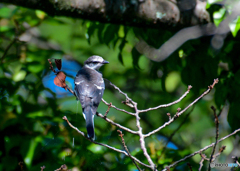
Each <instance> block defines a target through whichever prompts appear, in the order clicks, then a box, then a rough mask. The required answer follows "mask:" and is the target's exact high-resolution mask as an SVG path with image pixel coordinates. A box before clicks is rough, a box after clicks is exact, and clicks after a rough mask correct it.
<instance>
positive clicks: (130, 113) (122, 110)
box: [102, 99, 135, 116]
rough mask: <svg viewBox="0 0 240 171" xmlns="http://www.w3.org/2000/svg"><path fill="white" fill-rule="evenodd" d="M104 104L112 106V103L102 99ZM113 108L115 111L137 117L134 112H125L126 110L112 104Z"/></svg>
mask: <svg viewBox="0 0 240 171" xmlns="http://www.w3.org/2000/svg"><path fill="white" fill-rule="evenodd" d="M102 102H103V103H105V104H106V105H107V106H109V105H110V103H108V102H106V101H105V100H104V99H102ZM111 107H112V108H114V109H116V110H118V111H121V112H124V113H127V114H129V115H133V116H134V115H135V114H134V113H132V112H128V111H126V110H124V109H119V108H117V107H116V106H114V105H112V104H111Z"/></svg>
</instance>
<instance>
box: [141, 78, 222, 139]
mask: <svg viewBox="0 0 240 171" xmlns="http://www.w3.org/2000/svg"><path fill="white" fill-rule="evenodd" d="M217 83H218V79H214V82H213V84H212V85H210V86H208V89H207V90H206V91H205V92H204V93H203V94H202V95H201V96H199V97H198V98H197V99H195V100H194V101H193V102H192V103H190V104H189V105H188V106H187V107H186V108H185V109H183V110H182V111H181V112H179V113H177V114H176V115H175V116H174V117H172V118H171V120H169V121H168V122H165V123H164V124H163V125H162V126H160V127H159V128H157V129H155V130H153V131H152V132H149V133H148V134H145V135H144V137H149V136H150V135H152V134H155V133H156V132H158V131H160V130H161V129H162V128H165V127H166V126H167V125H169V124H171V123H172V122H173V121H174V120H175V119H176V117H179V116H180V115H181V114H183V113H184V112H185V111H186V110H187V109H189V108H190V107H191V106H193V105H194V104H195V103H197V102H198V101H199V100H200V99H201V98H202V97H203V96H205V95H207V94H208V93H209V92H210V91H211V89H213V87H214V86H215V84H217Z"/></svg>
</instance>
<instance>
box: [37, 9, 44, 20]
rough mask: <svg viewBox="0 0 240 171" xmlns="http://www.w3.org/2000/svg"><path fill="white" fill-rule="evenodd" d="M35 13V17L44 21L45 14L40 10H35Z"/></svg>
mask: <svg viewBox="0 0 240 171" xmlns="http://www.w3.org/2000/svg"><path fill="white" fill-rule="evenodd" d="M35 12H36V15H37V17H38V18H40V19H44V18H45V16H46V13H45V12H43V11H41V10H36V11H35Z"/></svg>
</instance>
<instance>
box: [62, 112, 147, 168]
mask: <svg viewBox="0 0 240 171" xmlns="http://www.w3.org/2000/svg"><path fill="white" fill-rule="evenodd" d="M63 119H64V120H65V121H67V123H68V125H69V126H70V127H71V128H73V129H75V130H76V131H77V132H78V133H79V134H81V135H82V136H83V137H84V138H86V139H87V140H89V141H91V142H92V143H94V144H98V145H101V146H104V147H107V148H109V149H111V150H114V151H116V152H119V153H123V154H125V155H126V156H128V157H129V155H128V153H127V152H126V151H123V150H119V149H117V148H115V147H112V146H109V145H107V144H102V143H99V142H96V141H94V140H92V139H90V138H88V137H87V136H86V135H85V134H84V133H83V132H82V131H80V130H79V129H78V128H77V127H75V126H73V125H72V124H71V123H70V122H69V121H68V119H67V117H66V116H64V117H63ZM132 158H133V159H134V160H135V161H136V162H138V163H139V164H141V165H143V166H145V167H148V168H151V166H149V165H147V164H145V163H142V162H141V161H140V160H138V159H137V158H136V157H134V156H132Z"/></svg>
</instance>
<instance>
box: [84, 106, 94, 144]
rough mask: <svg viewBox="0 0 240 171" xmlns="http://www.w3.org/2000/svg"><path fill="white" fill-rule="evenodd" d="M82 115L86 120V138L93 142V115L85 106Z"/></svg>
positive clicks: (88, 107)
mask: <svg viewBox="0 0 240 171" xmlns="http://www.w3.org/2000/svg"><path fill="white" fill-rule="evenodd" d="M83 115H84V116H85V120H86V127H87V133H88V137H89V138H91V139H93V140H94V139H95V133H94V114H93V113H92V110H91V106H87V107H85V108H84V111H83Z"/></svg>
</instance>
